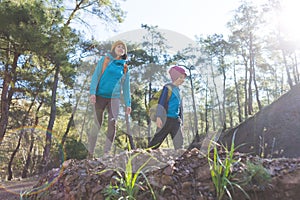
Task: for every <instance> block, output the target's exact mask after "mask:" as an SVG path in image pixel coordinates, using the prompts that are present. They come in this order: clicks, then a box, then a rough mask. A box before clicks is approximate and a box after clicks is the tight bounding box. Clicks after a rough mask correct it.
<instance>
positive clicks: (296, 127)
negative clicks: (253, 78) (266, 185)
mask: <svg viewBox="0 0 300 200" xmlns="http://www.w3.org/2000/svg"><path fill="white" fill-rule="evenodd" d="M299 122H300V85H296V86H294V88H292V89H291V90H290V91H289V92H287V93H286V94H284V95H282V96H281V97H280V98H279V99H277V100H276V101H275V102H273V103H272V104H270V105H268V106H266V107H264V108H263V109H262V110H261V111H260V112H258V113H257V114H255V115H254V116H253V117H251V118H249V119H247V120H246V121H245V122H243V123H241V124H240V125H238V126H237V127H236V128H233V129H231V130H229V131H227V132H226V133H223V134H222V135H221V137H220V141H221V142H223V143H227V144H230V143H231V139H232V136H233V133H234V132H236V136H235V145H240V144H243V146H242V147H241V148H239V149H238V151H240V152H243V153H252V154H254V155H260V156H262V157H269V158H271V157H272V158H279V157H288V158H297V157H300V151H299V145H300V123H299Z"/></svg>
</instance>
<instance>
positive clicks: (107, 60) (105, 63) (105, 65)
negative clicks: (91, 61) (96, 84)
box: [101, 56, 110, 74]
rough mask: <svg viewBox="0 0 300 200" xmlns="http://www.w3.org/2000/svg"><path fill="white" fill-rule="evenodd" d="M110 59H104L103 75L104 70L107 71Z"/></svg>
mask: <svg viewBox="0 0 300 200" xmlns="http://www.w3.org/2000/svg"><path fill="white" fill-rule="evenodd" d="M109 60H110V59H109V57H108V56H105V58H104V61H103V65H102V71H101V74H103V72H104V70H105V69H106V67H107V65H108V63H109Z"/></svg>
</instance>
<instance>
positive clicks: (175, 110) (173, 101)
mask: <svg viewBox="0 0 300 200" xmlns="http://www.w3.org/2000/svg"><path fill="white" fill-rule="evenodd" d="M171 87H172V95H171V96H170V98H169V101H168V90H169V89H168V87H166V85H165V86H164V87H163V91H162V93H161V96H160V98H159V100H158V104H159V105H161V106H158V107H157V113H156V116H157V117H160V118H161V119H163V114H164V111H163V110H162V108H164V109H165V110H166V113H167V117H170V118H176V119H177V118H181V120H183V116H182V101H181V97H180V89H179V88H178V87H177V86H175V85H173V84H171Z"/></svg>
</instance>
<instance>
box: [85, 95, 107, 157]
mask: <svg viewBox="0 0 300 200" xmlns="http://www.w3.org/2000/svg"><path fill="white" fill-rule="evenodd" d="M107 103H108V101H107V100H106V99H104V98H102V97H99V96H97V97H96V103H95V105H94V125H93V128H92V130H91V132H90V133H89V135H88V151H89V157H90V158H92V157H93V155H94V150H95V146H96V142H97V137H98V134H99V130H100V128H101V126H102V122H103V113H104V110H105V107H106V105H107Z"/></svg>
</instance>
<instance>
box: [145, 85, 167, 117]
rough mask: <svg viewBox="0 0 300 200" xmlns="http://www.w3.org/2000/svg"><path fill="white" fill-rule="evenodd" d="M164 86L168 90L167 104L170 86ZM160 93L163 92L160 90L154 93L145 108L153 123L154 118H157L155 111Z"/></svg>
mask: <svg viewBox="0 0 300 200" xmlns="http://www.w3.org/2000/svg"><path fill="white" fill-rule="evenodd" d="M165 86H166V87H167V88H168V96H167V102H168V101H169V99H170V97H171V95H172V86H171V85H170V84H167V85H165ZM162 91H163V89H160V90H159V91H157V92H156V93H154V94H153V96H152V97H151V99H150V101H149V104H148V106H147V114H148V116H149V117H150V119H151V121H154V122H156V118H157V117H156V111H157V107H158V106H159V104H158V100H159V98H160V95H161V93H162ZM164 110H165V108H164ZM165 112H166V110H165ZM165 114H166V113H165Z"/></svg>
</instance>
